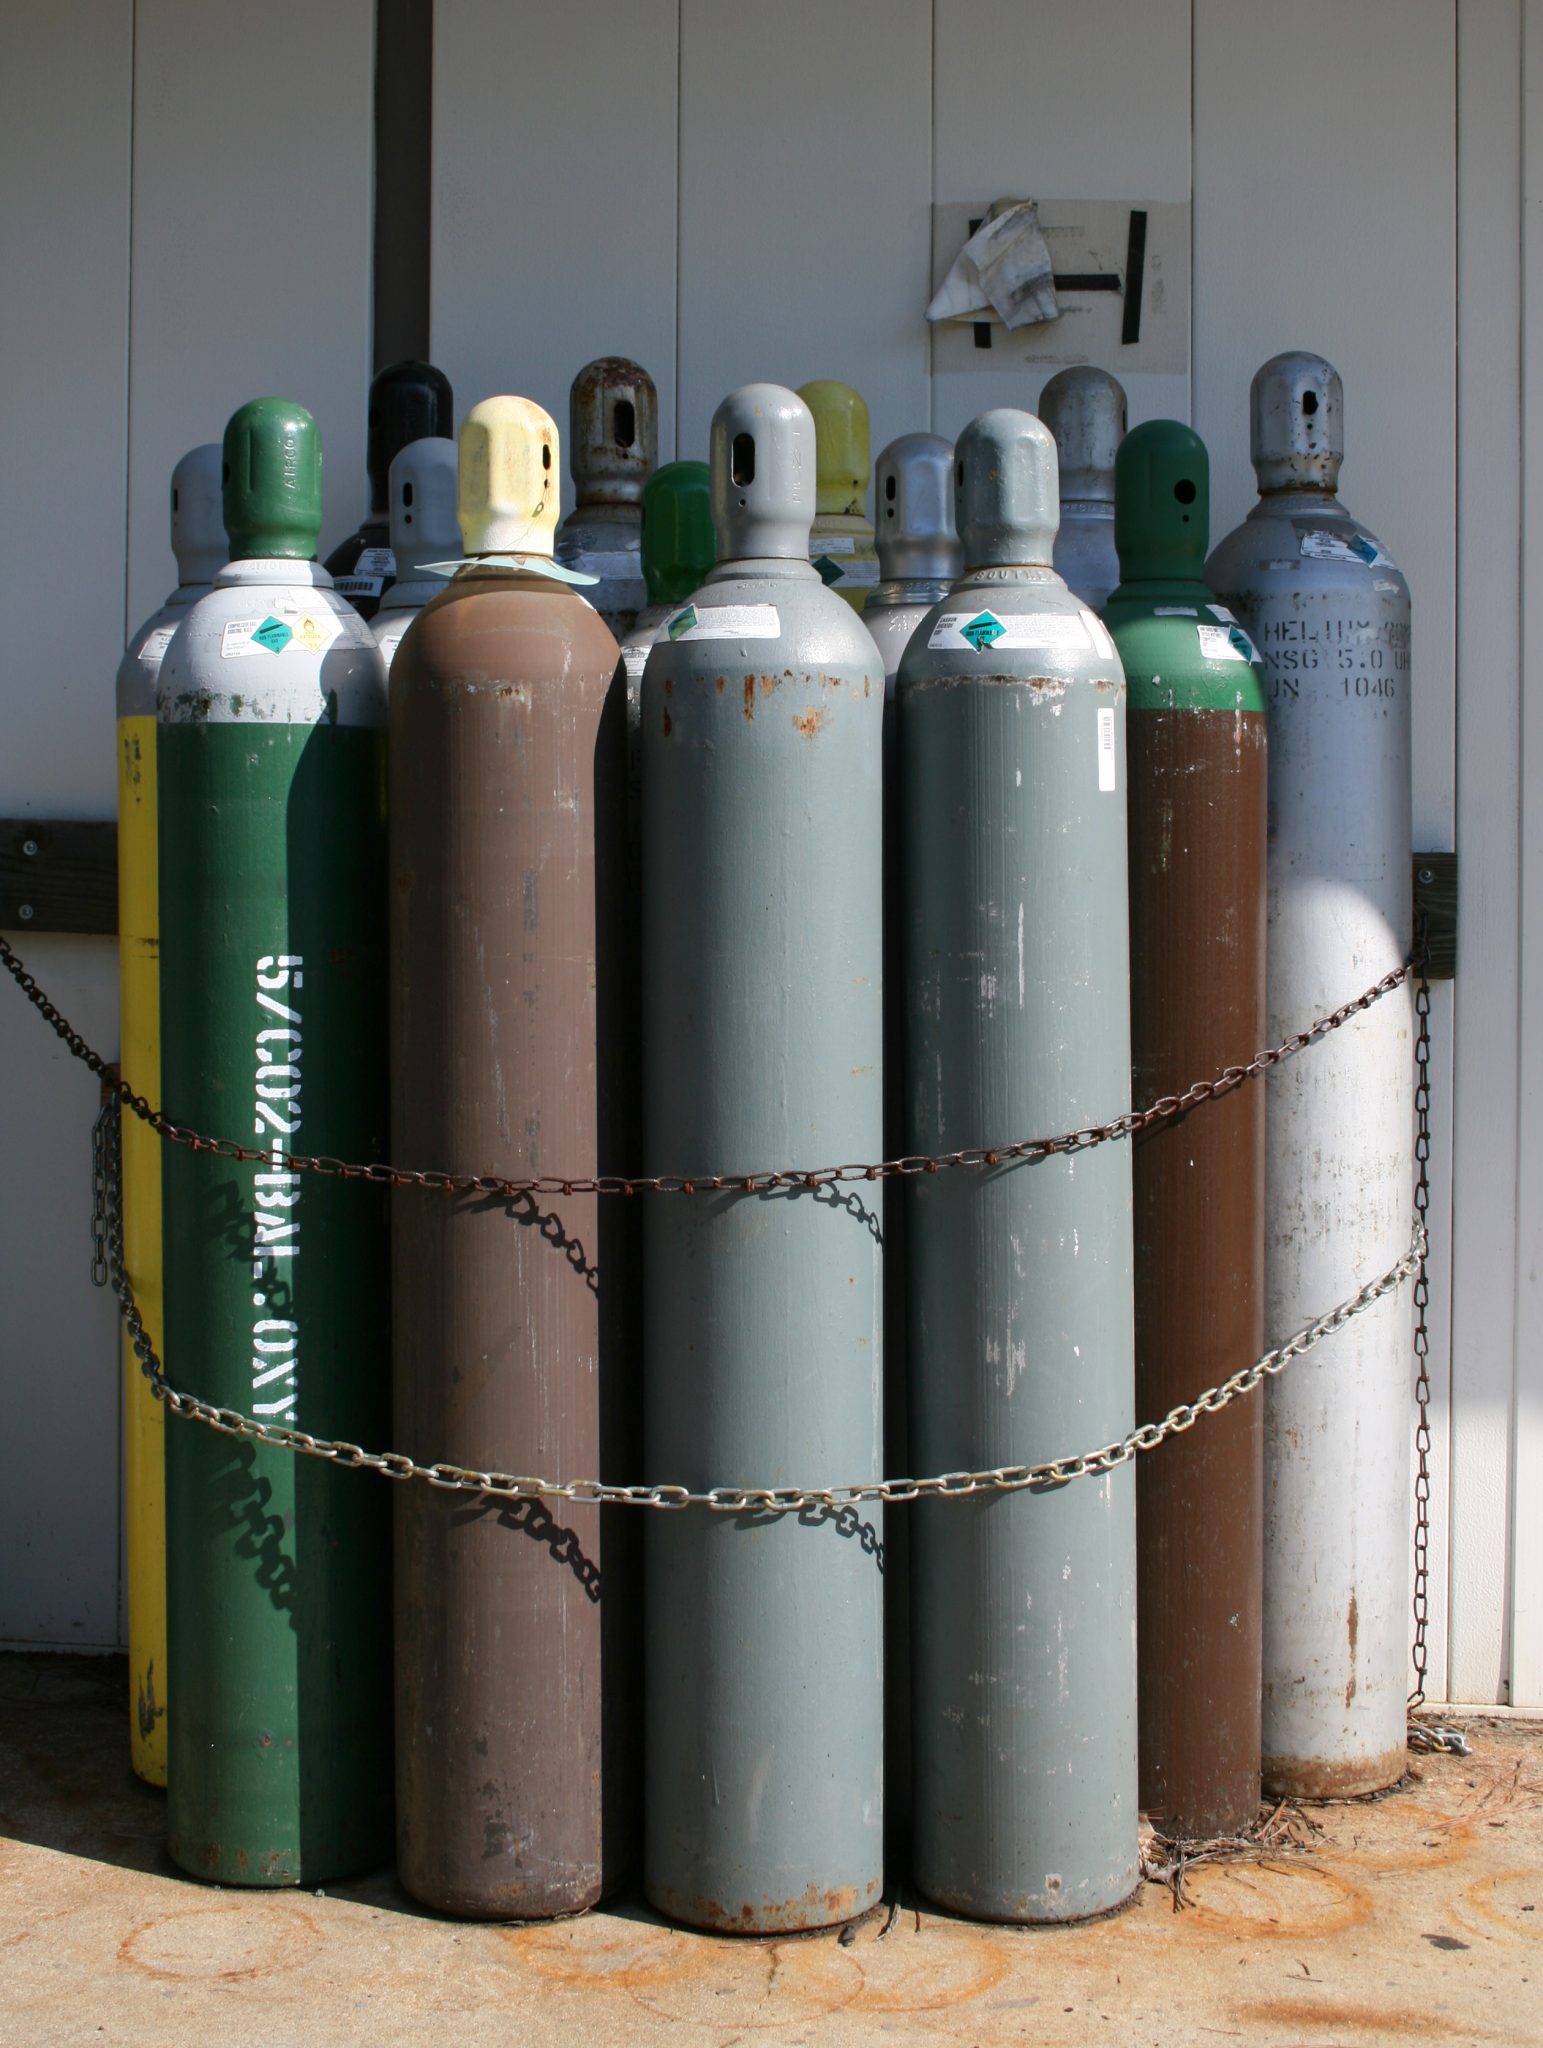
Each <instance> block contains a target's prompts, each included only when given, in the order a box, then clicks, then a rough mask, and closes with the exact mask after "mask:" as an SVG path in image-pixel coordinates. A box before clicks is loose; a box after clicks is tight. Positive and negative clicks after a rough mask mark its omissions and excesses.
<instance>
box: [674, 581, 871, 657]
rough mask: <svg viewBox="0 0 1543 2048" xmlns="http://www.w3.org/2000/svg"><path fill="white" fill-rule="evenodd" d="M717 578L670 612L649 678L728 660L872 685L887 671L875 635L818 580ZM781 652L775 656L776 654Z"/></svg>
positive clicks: (847, 606)
mask: <svg viewBox="0 0 1543 2048" xmlns="http://www.w3.org/2000/svg"><path fill="white" fill-rule="evenodd" d="M797 567H798V568H800V569H804V570H806V573H803V574H796V575H790V576H783V575H770V576H755V575H727V576H722V577H713V578H710V579H709V580H708V581H707V582H706V583H704V584H703V585H702V587H701V589H700V590H698V591H697V592H696V593H695V594H694V595H693V596H692V597H690V598H688V599H687V601H686V603H685V604H683V605H679V606H677V607H676V608H675V609H674V610H673V611H672V612H670V613H669V614H668V615H667V616H666V618H665V620H664V622H663V624H662V625H661V627H660V628H659V632H658V636H657V638H656V639H655V641H654V644H653V647H652V649H651V651H650V653H649V657H648V671H649V673H650V674H652V673H653V672H654V670H655V669H656V667H657V668H658V670H659V672H660V673H661V674H663V673H669V674H672V675H673V674H679V675H686V674H689V673H691V672H693V671H701V672H706V671H708V670H716V669H717V668H720V667H722V666H723V665H724V663H725V662H726V661H729V662H739V663H746V662H748V663H752V664H754V665H756V666H758V667H766V666H775V667H776V668H778V669H779V670H780V669H783V668H787V667H791V668H794V669H796V670H802V671H805V672H809V673H813V672H815V671H820V672H829V671H832V670H843V671H850V672H851V673H852V674H854V675H856V676H859V677H863V676H866V677H868V678H870V679H871V680H872V681H875V682H879V681H882V680H883V674H884V670H883V667H882V664H881V662H880V659H879V651H878V649H877V647H876V646H875V645H874V641H873V635H872V634H871V633H870V632H869V631H868V628H867V627H866V626H865V625H864V624H863V622H862V620H861V618H860V617H859V616H858V614H857V613H856V612H854V611H853V609H852V607H851V606H850V605H849V604H848V603H847V602H846V600H845V599H844V598H841V597H838V596H837V595H836V594H835V592H834V591H833V590H827V589H826V587H825V585H824V584H823V583H822V582H821V581H820V578H819V576H818V574H817V573H816V572H815V571H814V570H813V569H809V568H807V565H804V564H799V565H797ZM774 651H775V653H774Z"/></svg>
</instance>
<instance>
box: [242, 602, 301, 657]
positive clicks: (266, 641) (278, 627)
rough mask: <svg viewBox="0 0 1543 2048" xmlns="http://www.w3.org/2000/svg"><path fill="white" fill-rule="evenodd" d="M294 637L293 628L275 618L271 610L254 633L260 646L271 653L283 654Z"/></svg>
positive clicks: (254, 637) (253, 636)
mask: <svg viewBox="0 0 1543 2048" xmlns="http://www.w3.org/2000/svg"><path fill="white" fill-rule="evenodd" d="M294 637H295V636H294V631H293V628H291V627H289V626H286V625H285V623H284V621H283V620H282V619H276V618H274V616H273V614H272V613H271V612H270V613H269V614H268V616H267V618H265V619H264V620H263V622H262V624H261V625H260V626H259V627H258V628H257V631H256V632H255V633H254V634H253V635H252V638H253V639H254V640H255V641H256V642H257V644H258V646H259V647H266V648H267V650H268V652H269V653H270V654H282V653H283V652H284V649H285V648H286V647H287V646H288V645H289V643H290V641H291V640H293V639H294Z"/></svg>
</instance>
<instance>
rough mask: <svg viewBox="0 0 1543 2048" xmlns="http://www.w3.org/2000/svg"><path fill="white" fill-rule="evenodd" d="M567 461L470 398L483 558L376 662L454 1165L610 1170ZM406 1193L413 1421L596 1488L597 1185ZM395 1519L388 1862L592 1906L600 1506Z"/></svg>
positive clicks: (598, 673)
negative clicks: (540, 1194) (556, 1194)
mask: <svg viewBox="0 0 1543 2048" xmlns="http://www.w3.org/2000/svg"><path fill="white" fill-rule="evenodd" d="M557 458H558V437H557V429H556V427H555V426H554V425H553V423H552V421H551V419H550V418H549V417H548V416H547V414H546V413H545V412H543V411H542V410H541V408H540V407H539V406H536V405H533V404H531V403H530V402H529V401H528V400H526V399H523V398H511V397H501V398H490V399H485V400H483V401H482V403H481V404H479V405H476V406H473V408H472V410H471V411H470V413H468V415H467V417H466V420H465V422H464V423H463V425H462V428H461V436H460V523H461V532H462V536H463V538H464V541H465V547H466V553H467V556H468V558H469V559H468V560H467V562H466V564H465V566H463V567H462V568H461V569H460V570H459V571H458V572H457V574H456V575H455V577H454V578H453V580H452V581H451V582H450V583H449V584H448V585H447V586H446V587H445V588H444V589H443V591H442V592H441V594H440V595H439V596H438V597H436V598H434V599H433V601H432V602H431V603H429V604H428V605H426V606H425V607H424V609H423V610H422V611H421V612H420V613H419V614H418V616H417V618H416V619H415V620H414V622H413V624H412V625H411V626H410V627H409V629H408V632H407V635H406V637H405V638H404V640H403V641H402V644H401V646H400V647H399V648H398V650H397V654H396V659H395V661H394V663H393V665H392V671H391V726H390V731H391V749H390V753H391V804H390V819H391V882H392V888H391V903H392V909H391V954H392V990H391V1072H392V1102H391V1135H392V1144H393V1147H394V1148H395V1151H396V1152H397V1153H398V1154H400V1156H401V1157H403V1158H404V1159H410V1160H414V1161H418V1160H426V1161H432V1162H433V1163H434V1164H435V1165H436V1166H440V1167H443V1168H444V1169H446V1170H447V1171H450V1172H453V1173H492V1174H498V1175H502V1176H507V1177H509V1178H511V1179H512V1178H518V1177H522V1176H533V1177H539V1176H542V1175H549V1174H550V1175H557V1176H563V1175H580V1174H582V1175H588V1174H592V1173H593V1172H595V1171H596V1166H597V1157H598V1153H597V1147H598V1146H599V1143H600V1129H599V1124H600V1116H601V1108H602V1105H601V1080H602V1063H601V1061H600V1059H599V1057H598V1054H597V1030H598V1027H599V1019H598V1018H597V996H596V990H597V976H598V978H599V979H600V982H601V985H602V987H605V986H606V985H605V977H606V975H607V973H608V972H609V970H610V961H609V960H608V959H606V958H605V957H603V952H602V935H601V934H600V933H599V931H598V930H597V909H596V906H597V893H599V892H600V891H601V889H602V872H601V868H600V865H599V864H598V862H597V825H598V821H599V819H600V818H601V817H602V816H603V815H605V814H607V813H610V812H614V813H615V814H616V815H617V816H618V817H619V815H620V806H621V800H622V791H621V743H622V741H623V738H624V732H623V724H622V713H623V709H624V707H623V705H622V702H621V697H620V692H619V691H618V693H617V695H616V698H615V700H614V703H612V696H611V691H612V678H613V676H614V675H615V673H616V669H617V657H616V642H615V641H614V639H613V638H612V637H611V634H610V633H609V631H608V630H607V629H606V627H605V625H604V624H603V622H602V621H601V619H600V618H599V617H598V616H597V614H596V613H595V612H594V611H593V610H592V609H591V608H590V607H589V606H588V605H587V604H585V603H584V602H583V601H582V599H580V598H579V597H578V596H576V595H575V593H574V591H573V589H572V587H571V582H570V581H569V580H559V579H558V578H556V577H554V576H553V575H551V574H550V573H542V565H543V563H545V564H546V565H547V566H548V568H549V567H550V562H551V551H552V531H553V527H554V525H555V523H556V508H557V484H556V479H557V476H558V474H559V471H558V460H557ZM608 704H612V709H611V710H610V712H609V714H608ZM606 993H609V990H608V988H606ZM391 1199H392V1262H393V1273H394V1276H395V1293H394V1304H393V1338H392V1361H393V1393H394V1409H395V1425H396V1430H397V1434H398V1436H399V1437H400V1439H401V1441H402V1442H404V1443H411V1444H413V1445H414V1446H416V1447H417V1448H418V1451H419V1454H420V1455H422V1456H425V1457H429V1458H434V1459H439V1460H444V1461H448V1462H450V1463H453V1464H461V1465H468V1464H469V1465H472V1466H474V1467H477V1468H479V1469H486V1468H489V1467H491V1468H493V1469H496V1470H499V1471H505V1472H520V1473H541V1474H545V1475H547V1476H549V1477H550V1476H556V1477H558V1478H561V1479H584V1478H593V1477H595V1476H596V1475H597V1473H599V1472H600V1470H601V1466H602V1445H601V1435H600V1420H601V1402H602V1399H603V1398H604V1396H605V1394H606V1392H607V1388H606V1377H605V1375H606V1366H607V1363H608V1361H606V1360H605V1359H603V1358H602V1355H601V1296H602V1289H603V1288H604V1287H605V1286H606V1285H607V1284H608V1282H609V1280H610V1277H611V1276H610V1274H609V1273H608V1270H607V1265H606V1260H605V1257H604V1254H603V1251H602V1248H601V1245H600V1243H599V1241H598V1233H599V1228H600V1221H601V1219H600V1217H599V1215H598V1209H599V1204H598V1202H597V1200H596V1198H595V1197H594V1196H592V1195H590V1196H573V1197H560V1198H553V1199H546V1198H542V1199H540V1200H537V1199H534V1198H525V1199H517V1200H511V1201H496V1200H488V1199H462V1198H456V1199H453V1200H452V1199H448V1198H447V1197H446V1196H445V1195H443V1194H440V1193H437V1192H434V1191H431V1190H425V1189H422V1188H399V1189H396V1190H394V1191H393V1194H392V1198H391ZM395 1513H396V1737H397V1865H398V1870H399V1872H400V1874H401V1878H402V1882H403V1883H404V1884H405V1885H406V1887H407V1889H408V1890H409V1891H410V1892H411V1893H412V1894H413V1896H414V1897H415V1898H416V1899H419V1900H421V1901H422V1902H423V1903H424V1904H425V1905H428V1906H431V1907H433V1908H434V1909H435V1910H437V1911H439V1912H446V1913H458V1914H464V1915H466V1916H468V1917H471V1918H476V1919H488V1920H507V1919H530V1918H544V1917H549V1916H552V1915H555V1914H560V1913H571V1912H578V1911H581V1910H582V1909H583V1908H585V1907H587V1906H592V1905H594V1904H595V1902H596V1901H597V1900H598V1898H599V1897H600V1894H601V1889H602V1884H603V1882H604V1877H605V1871H604V1855H603V1851H604V1847H605V1844H604V1841H603V1811H602V1798H603V1794H604V1793H605V1792H606V1791H608V1790H610V1789H612V1788H611V1787H609V1785H608V1784H607V1782H606V1781H607V1778H608V1776H609V1774H610V1772H611V1770H612V1768H613V1761H614V1760H613V1759H612V1757H611V1756H610V1755H609V1754H608V1753H607V1745H606V1741H605V1731H604V1728H603V1724H602V1692H603V1689H604V1688H605V1687H607V1686H610V1685H612V1684H613V1682H614V1680H615V1678H616V1676H617V1674H613V1672H612V1671H611V1670H610V1669H609V1668H608V1666H607V1663H606V1660H605V1656H604V1645H603V1642H602V1627H603V1624H604V1622H605V1621H606V1619H607V1614H608V1609H609V1607H610V1606H611V1604H612V1603H613V1602H615V1603H618V1613H619V1614H620V1613H621V1610H622V1609H623V1608H625V1606H626V1605H627V1604H628V1592H627V1589H626V1588H625V1587H624V1586H621V1585H619V1584H616V1583H613V1575H612V1569H611V1565H612V1559H611V1555H610V1551H609V1547H608V1546H607V1545H606V1544H604V1543H603V1541H602V1530H601V1511H600V1510H599V1509H598V1508H597V1507H594V1506H587V1507H584V1506H574V1505H572V1504H569V1503H567V1502H550V1503H548V1502H544V1501H520V1502H518V1503H514V1502H509V1501H498V1500H491V1499H481V1500H479V1499H477V1498H475V1497H473V1496H470V1495H463V1494H455V1493H451V1492H437V1491H434V1490H432V1489H430V1488H427V1487H413V1488H402V1489H401V1490H400V1491H399V1492H398V1494H397V1497H396V1504H395ZM631 1604H633V1605H634V1606H635V1604H636V1603H635V1599H634V1600H633V1601H632V1603H631ZM623 1704H624V1705H625V1706H626V1707H628V1708H629V1709H630V1719H631V1720H632V1721H633V1722H636V1719H637V1706H636V1702H635V1701H634V1702H624V1703H623ZM615 1790H616V1791H617V1792H623V1791H624V1790H625V1784H624V1781H623V1780H622V1779H618V1783H617V1786H616V1787H615Z"/></svg>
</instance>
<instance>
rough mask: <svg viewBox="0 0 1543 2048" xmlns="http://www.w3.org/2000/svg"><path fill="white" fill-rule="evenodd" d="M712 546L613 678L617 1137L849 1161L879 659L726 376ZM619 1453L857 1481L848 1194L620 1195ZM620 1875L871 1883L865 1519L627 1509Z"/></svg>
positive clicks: (807, 479)
mask: <svg viewBox="0 0 1543 2048" xmlns="http://www.w3.org/2000/svg"><path fill="white" fill-rule="evenodd" d="M710 452H711V469H712V500H713V520H714V525H715V527H716V529H717V537H718V553H719V562H718V566H717V567H716V568H715V569H714V570H713V571H712V573H711V575H710V576H709V577H708V578H707V580H706V582H705V583H704V584H703V585H702V587H701V588H700V589H699V590H698V591H697V592H696V594H695V596H694V597H693V598H692V599H691V600H690V601H689V602H688V603H686V604H685V605H683V606H682V607H681V608H680V609H679V610H678V611H677V612H676V613H675V614H674V615H673V616H672V617H671V618H670V619H669V620H667V621H666V623H665V627H664V630H663V632H662V633H661V634H660V636H659V638H658V639H657V640H656V641H655V643H654V646H653V649H652V651H651V653H650V654H649V657H648V665H647V667H646V669H645V671H644V675H643V706H642V717H643V935H644V943H643V1070H644V1088H643V1099H644V1157H645V1161H646V1163H647V1169H648V1171H649V1172H651V1173H681V1174H694V1175H702V1174H713V1173H726V1172H733V1171H736V1170H745V1169H748V1168H754V1167H763V1166H787V1165H792V1164H803V1165H817V1164H820V1163H824V1162H829V1161H833V1160H869V1159H875V1158H877V1157H878V1153H879V1148H880V1147H881V1145H882V1142H883V1135H884V1131H883V1039H882V1028H883V1027H882V1014H881V1013H882V987H881V974H882V967H881V959H880V928H881V916H882V895H881V877H880V840H881V832H882V791H881V786H880V762H881V748H882V737H883V732H882V728H883V712H884V678H883V672H882V670H881V668H880V666H879V661H878V657H877V653H876V651H875V648H874V645H873V642H872V640H871V639H870V638H869V636H868V633H867V631H866V630H865V628H864V627H863V624H862V622H861V620H859V619H858V618H857V617H856V616H855V615H854V613H853V612H852V610H851V608H850V606H848V605H847V604H846V603H845V602H844V601H843V600H842V599H841V598H839V597H837V596H836V595H834V594H833V593H832V592H830V591H828V590H827V589H826V588H825V587H824V585H823V584H822V583H821V580H820V577H819V574H818V572H817V571H816V570H815V569H814V568H812V567H811V566H810V563H809V561H808V559H807V557H808V545H809V527H810V521H811V519H812V517H813V513H814V505H815V441H814V422H813V420H812V418H811V416H810V413H809V410H808V408H807V407H806V406H805V405H804V403H803V402H802V400H801V399H799V398H798V397H797V396H796V395H795V394H794V393H793V392H791V391H787V390H784V389H783V388H782V387H781V386H779V385H775V384H752V385H747V386H746V387H745V388H744V389H742V390H740V391H736V392H734V393H733V394H732V395H731V396H730V397H729V398H727V399H725V400H724V402H723V404H722V405H720V406H719V408H718V411H717V413H716V415H715V416H714V419H713V424H712V437H711V451H710ZM645 1202H646V1206H645V1209H644V1226H645V1245H646V1251H647V1264H646V1271H647V1274H648V1285H647V1288H646V1290H645V1310H644V1355H645V1371H644V1401H645V1415H646V1428H645V1435H646V1444H647V1455H646V1469H647V1471H648V1473H649V1475H650V1477H653V1478H655V1479H658V1480H661V1481H672V1482H675V1483H681V1484H685V1485H687V1486H690V1487H693V1488H700V1487H709V1486H715V1485H724V1484H754V1485H757V1486H761V1485H764V1486H783V1485H790V1484H794V1483H802V1484H810V1483H813V1484H821V1483H832V1482H838V1481H845V1482H851V1481H854V1480H864V1479H870V1478H876V1477H877V1476H878V1474H879V1458H880V1402H881V1386H880V1346H881V1341H882V1317H881V1311H880V1291H881V1282H882V1270H883V1269H882V1244H881V1239H882V1220H881V1211H880V1205H879V1201H878V1191H877V1189H876V1188H873V1189H870V1188H868V1187H867V1186H866V1185H851V1186H843V1187H841V1188H837V1189H833V1188H828V1187H827V1188H824V1189H820V1190H817V1191H810V1192H797V1193H794V1192H791V1191H787V1190H778V1191H777V1192H775V1193H764V1194H741V1193H728V1192H725V1193H718V1194H690V1195H687V1194H681V1195H650V1196H648V1197H646V1198H645ZM648 1521H649V1528H648V1552H647V1557H648V1631H649V1644H648V1649H649V1655H648V1667H647V1668H648V1675H647V1714H646V1731H647V1732H646V1756H647V1763H646V1784H645V1798H646V1812H647V1820H646V1834H645V1854H644V1871H645V1884H646V1889H647V1892H648V1897H649V1899H650V1900H651V1902H652V1903H653V1904H654V1905H655V1906H657V1907H658V1908H660V1910H661V1911H664V1912H667V1913H669V1914H671V1915H672V1916H673V1917H675V1918H677V1919H680V1920H685V1921H688V1922H690V1923H692V1924H694V1925H697V1926H702V1927H712V1928H719V1929H735V1930H738V1931H740V1932H744V1933H761V1934H770V1933H778V1932H785V1931H788V1930H792V1929H798V1928H808V1927H820V1926H827V1925H831V1924H833V1923H835V1922H838V1921H844V1920H849V1919H851V1918H852V1917H853V1915H855V1914H858V1913H861V1912H862V1911H863V1910H864V1909H865V1908H866V1907H868V1906H870V1905H872V1904H873V1903H874V1902H875V1900H877V1899H878V1897H879V1895H880V1891H881V1888H882V1883H883V1869H882V1864H883V1857H882V1846H883V1790H882V1780H883V1763H884V1747H883V1722H882V1706H883V1701H882V1671H881V1659H882V1652H883V1643H882V1628H881V1614H882V1590H883V1576H882V1568H883V1551H882V1544H883V1537H884V1523H883V1515H882V1512H881V1511H880V1510H879V1509H878V1508H874V1507H866V1506H865V1507H863V1508H862V1509H860V1510H857V1511H855V1512H853V1513H851V1514H847V1515H838V1514H836V1513H834V1512H831V1513H829V1514H821V1513H819V1512H817V1511H812V1512H805V1513H802V1514H793V1515H783V1516H776V1515H771V1514H747V1515H736V1516H728V1515H716V1514H714V1513H712V1512H711V1511H709V1510H707V1509H703V1508H689V1509H686V1510H684V1511H682V1512H679V1513H675V1514H663V1515H657V1514H656V1515H651V1516H650V1517H649V1518H648Z"/></svg>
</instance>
